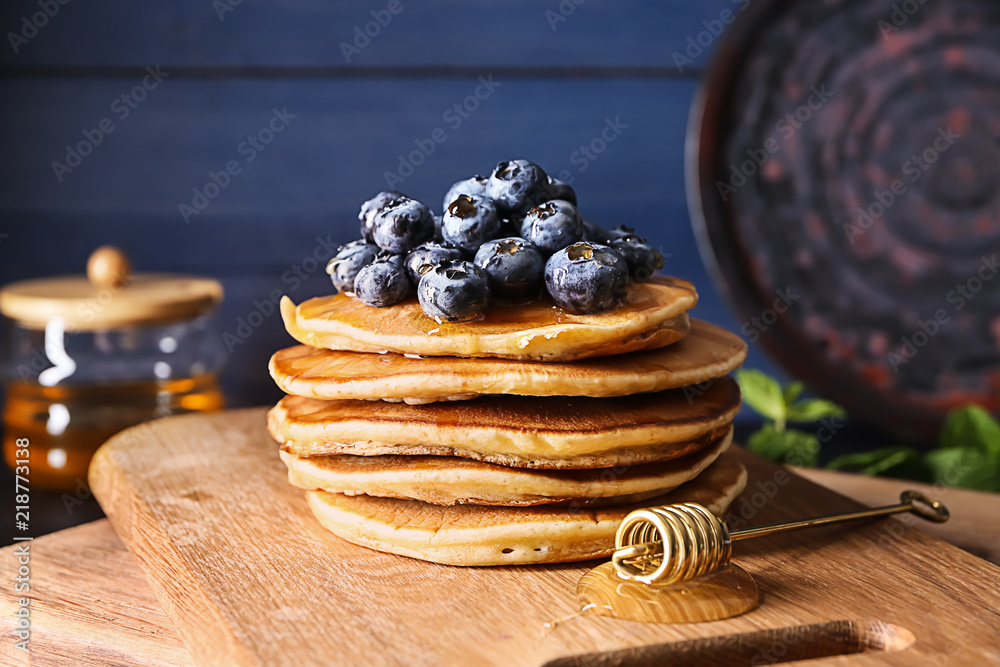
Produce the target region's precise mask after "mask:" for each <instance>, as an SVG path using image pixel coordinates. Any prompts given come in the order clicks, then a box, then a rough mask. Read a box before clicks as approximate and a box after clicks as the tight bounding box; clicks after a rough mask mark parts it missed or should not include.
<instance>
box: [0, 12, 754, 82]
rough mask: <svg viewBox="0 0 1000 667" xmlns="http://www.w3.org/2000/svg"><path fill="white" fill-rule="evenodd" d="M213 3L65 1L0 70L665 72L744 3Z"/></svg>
mask: <svg viewBox="0 0 1000 667" xmlns="http://www.w3.org/2000/svg"><path fill="white" fill-rule="evenodd" d="M220 4H222V3H215V4H213V3H212V2H204V1H203V0H179V1H176V2H170V3H131V2H128V1H127V0H110V1H108V2H102V3H101V4H100V5H94V4H86V3H84V4H82V5H76V4H75V3H69V4H67V5H65V6H61V7H60V8H59V13H58V14H56V16H55V17H54V18H53V19H52V20H51V21H49V22H48V25H46V26H45V27H44V29H42V30H40V31H39V34H38V35H37V36H36V37H34V38H32V39H31V41H30V42H29V43H28V44H26V45H22V46H20V48H19V49H18V50H17V51H16V52H15V51H14V50H13V49H12V48H10V47H9V46H8V45H7V44H6V41H7V40H4V41H5V44H4V49H3V50H0V64H9V65H19V66H23V65H36V66H38V65H41V66H58V65H63V64H67V63H81V64H86V65H88V66H96V67H100V66H135V65H138V66H140V67H143V66H145V65H147V64H149V63H156V62H160V63H164V64H167V63H174V64H185V65H193V66H198V67H206V66H207V67H212V66H225V65H238V66H247V65H252V66H261V65H271V66H274V65H280V66H302V65H314V64H319V65H326V66H340V67H354V68H358V67H371V66H411V67H412V66H425V65H440V64H475V65H479V64H484V63H486V64H505V65H528V66H535V65H573V66H580V65H586V64H597V65H617V66H622V65H629V66H643V67H649V66H651V65H659V66H669V67H670V68H673V67H674V60H673V56H672V54H673V52H674V51H683V50H684V49H685V48H686V47H687V46H688V44H687V38H688V36H691V37H692V38H694V37H696V36H697V35H698V33H699V32H701V31H704V30H706V26H705V25H703V24H702V21H705V20H708V21H711V20H714V19H718V18H719V16H720V14H721V12H723V11H725V10H730V11H732V12H734V13H738V11H739V10H740V9H741V8H742V7H745V6H746V4H747V0H702V1H701V2H664V3H649V2H643V1H642V0H620V1H618V2H608V1H602V0H589V1H588V2H585V3H564V5H568V10H564V11H565V19H566V20H565V21H560V20H558V18H557V19H555V20H554V21H552V22H550V19H549V16H548V15H547V12H550V11H551V12H553V13H555V14H558V13H559V11H560V2H559V0H546V1H545V2H533V1H532V0H514V1H511V0H506V1H504V0H490V1H488V2H476V3H468V2H461V1H459V0H447V1H443V2H442V1H438V2H412V0H400V2H398V3H395V4H396V5H397V6H398V7H399V11H398V13H397V14H395V15H394V16H391V17H388V18H389V19H390V20H388V21H386V18H387V17H386V12H385V10H386V7H387V5H388V4H389V2H388V0H374V1H368V0H340V1H338V2H298V1H295V0H265V1H262V2H254V3H247V2H242V3H240V2H237V1H235V0H231V1H229V2H225V4H224V5H223V6H224V7H225V6H232V7H233V11H225V10H223V11H217V9H216V8H217V7H218V6H219V5H220ZM36 11H38V7H37V3H35V2H29V0H23V1H17V2H15V1H12V2H4V3H0V26H3V28H4V29H3V34H4V35H6V34H7V32H8V31H18V29H19V28H20V27H21V17H22V16H23V15H25V14H27V15H29V16H30V15H31V14H32V13H34V12H36ZM372 12H378V13H380V14H382V21H383V23H385V24H386V25H385V26H384V27H383V28H382V29H381V30H378V31H377V33H376V30H375V29H371V30H370V31H371V32H372V33H376V36H375V37H374V38H373V39H372V40H371V43H370V44H369V45H368V46H366V47H365V48H364V49H363V50H362V51H361V52H360V53H358V54H355V55H352V57H351V61H350V62H348V61H347V60H346V59H345V56H344V53H343V51H342V49H341V46H340V44H341V42H344V41H346V42H353V40H354V39H355V32H354V31H355V28H356V27H357V28H360V29H362V30H363V29H364V28H365V24H366V23H368V22H370V21H372V20H373V17H372ZM553 26H555V27H554V28H553ZM609 26H615V29H609ZM720 27H721V25H720ZM484 37H485V38H484ZM702 39H703V41H705V38H702ZM708 41H709V43H711V41H712V40H708ZM707 51H709V49H705V48H703V52H702V53H701V54H697V53H695V58H694V60H695V63H692V64H693V65H694V64H702V63H704V61H705V59H706V56H707V53H706V52H707Z"/></svg>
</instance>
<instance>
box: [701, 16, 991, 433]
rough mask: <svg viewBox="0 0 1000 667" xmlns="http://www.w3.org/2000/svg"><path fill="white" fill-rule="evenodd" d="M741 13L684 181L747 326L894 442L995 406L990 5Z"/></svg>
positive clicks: (710, 255) (705, 243) (706, 99)
mask: <svg viewBox="0 0 1000 667" xmlns="http://www.w3.org/2000/svg"><path fill="white" fill-rule="evenodd" d="M739 6H740V3H735V4H734V9H736V10H738V9H739ZM735 13H736V14H737V16H736V18H735V20H734V21H733V23H732V25H731V26H730V27H729V28H728V30H727V31H726V32H725V33H724V34H723V36H722V39H721V40H720V43H719V45H718V47H717V50H716V53H715V57H714V60H713V61H712V63H711V65H710V66H709V68H708V71H707V73H706V77H705V80H704V83H703V86H702V88H701V91H700V93H699V94H698V96H697V97H696V99H695V102H694V105H693V108H692V113H691V119H690V126H689V130H688V145H687V180H688V199H689V203H690V206H691V211H692V219H693V224H694V227H695V233H696V236H697V237H698V242H699V245H700V248H701V251H702V255H703V257H704V259H705V261H706V263H707V264H708V266H709V268H710V270H711V271H713V273H714V274H715V276H716V279H717V283H718V285H719V287H720V288H721V289H722V291H723V292H724V293H725V294H726V295H727V298H728V300H729V301H730V303H731V305H732V306H733V308H734V309H735V311H736V313H737V315H738V317H739V318H740V320H741V322H742V325H743V326H742V332H741V333H743V335H744V336H746V337H748V339H749V340H750V342H751V343H753V342H757V340H758V339H759V342H760V343H761V344H762V345H763V346H764V348H765V349H766V350H767V352H769V353H770V355H772V356H773V357H774V358H775V359H776V360H777V361H778V362H779V363H780V364H781V365H782V366H783V367H784V368H785V369H786V370H787V371H788V372H789V373H791V374H792V375H794V376H795V377H797V378H800V379H802V380H804V381H806V382H807V384H809V385H810V386H812V387H813V388H814V389H815V390H816V391H817V392H818V393H819V394H821V395H823V396H826V397H828V398H830V399H831V400H834V401H836V402H838V403H840V404H841V405H843V406H844V407H845V408H847V409H848V410H849V411H850V412H851V413H852V414H853V415H855V416H857V417H859V418H862V419H864V420H866V421H870V422H873V423H875V424H878V425H881V426H883V427H885V428H887V429H889V430H890V431H892V432H894V433H896V434H899V435H902V436H905V437H910V438H917V439H924V440H926V439H930V438H932V437H933V436H934V435H935V434H936V432H937V430H938V428H939V427H940V424H941V420H942V418H943V416H944V414H945V413H946V412H947V410H948V409H950V408H952V407H954V406H957V405H961V404H964V403H968V402H975V403H980V404H982V405H984V406H986V407H987V408H988V409H991V410H992V411H994V412H998V411H1000V275H998V274H1000V266H998V265H997V263H996V262H997V260H998V259H1000V3H997V2H995V1H993V0H953V1H951V2H937V3H935V2H926V1H923V2H922V1H921V0H798V1H792V0H753V2H750V3H749V4H748V5H747V6H746V10H745V11H742V12H740V11H736V12H735Z"/></svg>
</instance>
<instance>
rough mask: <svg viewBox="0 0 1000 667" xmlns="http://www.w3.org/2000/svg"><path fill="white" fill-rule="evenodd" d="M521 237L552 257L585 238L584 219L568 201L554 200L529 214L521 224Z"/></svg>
mask: <svg viewBox="0 0 1000 667" xmlns="http://www.w3.org/2000/svg"><path fill="white" fill-rule="evenodd" d="M521 236H522V237H524V238H526V239H527V240H528V241H530V242H531V243H533V244H535V245H536V246H537V247H538V249H539V250H541V251H542V252H543V253H545V254H546V255H551V254H552V253H554V252H555V251H556V250H559V249H560V248H565V247H566V246H568V245H569V244H570V243H576V242H577V241H579V240H580V239H581V238H583V218H581V217H580V214H579V212H577V210H576V207H575V206H573V205H572V204H570V203H569V202H568V201H562V200H560V199H554V200H552V201H549V202H545V203H544V204H541V205H539V206H536V207H535V208H533V209H531V210H530V211H529V212H528V215H526V216H525V217H524V222H523V223H521Z"/></svg>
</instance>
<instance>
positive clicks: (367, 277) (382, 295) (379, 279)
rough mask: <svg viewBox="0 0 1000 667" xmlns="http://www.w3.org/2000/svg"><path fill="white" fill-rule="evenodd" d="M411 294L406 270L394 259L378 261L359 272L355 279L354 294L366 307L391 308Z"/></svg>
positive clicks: (382, 258)
mask: <svg viewBox="0 0 1000 667" xmlns="http://www.w3.org/2000/svg"><path fill="white" fill-rule="evenodd" d="M409 292H410V279H409V278H407V277H406V269H405V268H403V266H402V262H397V261H396V260H394V259H393V258H392V257H380V258H379V259H376V260H375V261H374V262H372V263H371V264H369V265H368V266H366V267H364V268H363V269H361V270H360V271H358V277H357V278H355V279H354V293H355V294H356V295H357V297H358V299H360V300H361V302H362V303H363V304H365V305H366V306H374V307H375V308H382V307H383V306H391V305H392V304H394V303H399V302H400V301H402V300H403V299H405V298H406V295H407V294H409Z"/></svg>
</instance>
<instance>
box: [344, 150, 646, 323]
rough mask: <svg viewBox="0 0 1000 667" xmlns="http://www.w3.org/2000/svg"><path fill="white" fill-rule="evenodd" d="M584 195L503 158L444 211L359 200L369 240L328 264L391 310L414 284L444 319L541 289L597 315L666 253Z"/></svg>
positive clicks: (453, 195)
mask: <svg viewBox="0 0 1000 667" xmlns="http://www.w3.org/2000/svg"><path fill="white" fill-rule="evenodd" d="M576 203H577V199H576V193H575V192H574V191H573V188H571V187H570V186H569V185H568V184H566V183H563V182H562V181H560V180H558V179H555V178H552V177H550V176H548V175H547V174H546V173H545V172H544V171H543V170H542V168H541V167H539V166H538V165H537V164H535V163H533V162H529V161H527V160H511V161H509V162H501V163H500V164H498V165H497V167H496V169H494V170H493V173H492V174H490V175H489V176H488V177H483V176H473V177H472V178H469V179H467V180H464V181H459V182H457V183H455V184H454V185H452V186H451V188H449V190H448V193H447V194H446V195H445V197H444V214H443V215H442V216H440V217H438V216H435V215H433V214H432V213H431V211H430V209H429V208H428V207H427V206H426V205H424V204H422V203H421V202H419V201H417V200H416V199H412V198H410V197H407V196H406V195H404V194H401V193H399V192H395V191H387V192H380V193H378V194H377V195H375V196H374V197H372V198H371V199H369V200H368V201H366V202H365V203H364V204H363V205H362V206H361V212H360V213H359V214H358V219H359V220H360V221H361V236H362V238H361V239H359V240H357V241H353V242H351V243H348V244H347V245H345V246H343V247H342V248H340V250H339V251H338V252H337V254H336V256H334V258H333V259H331V260H330V263H329V264H328V265H327V267H326V271H327V273H329V274H330V277H331V278H332V280H333V285H334V287H336V288H337V289H338V290H339V291H341V292H345V293H348V294H351V293H353V294H354V295H356V296H357V297H358V299H360V300H361V301H362V302H363V303H365V304H366V305H369V306H374V307H382V306H391V305H393V304H395V303H398V302H400V301H402V300H403V299H405V298H406V297H407V296H408V295H409V294H410V291H411V290H412V289H413V287H414V286H416V290H417V298H418V299H419V300H420V306H421V308H423V311H424V313H426V314H427V316H428V317H432V318H434V319H436V320H437V321H439V322H440V321H450V322H465V321H469V320H473V319H476V318H478V317H480V316H482V315H483V314H484V313H485V311H486V309H487V308H488V307H489V305H490V303H491V302H499V303H508V304H517V303H525V302H528V301H532V300H534V299H537V298H539V296H540V295H541V292H542V289H543V287H544V289H545V290H546V291H547V292H548V294H549V296H550V297H551V298H552V300H553V301H555V303H556V304H557V305H559V306H560V307H562V308H564V309H566V310H568V311H570V312H574V313H596V312H600V311H604V310H609V309H611V308H614V307H616V306H618V305H620V304H621V303H622V301H623V300H624V298H625V293H626V288H627V286H628V283H629V281H635V282H645V281H647V280H649V278H650V276H652V274H653V272H654V271H657V270H659V269H662V268H663V255H662V254H660V252H658V251H657V250H655V249H653V248H651V247H650V246H649V245H648V244H647V243H646V240H645V239H643V238H641V237H639V236H636V235H635V230H634V229H631V228H629V227H625V226H624V225H619V226H618V227H615V228H613V229H611V230H610V231H606V230H604V229H602V228H601V227H599V226H598V225H596V224H594V223H593V222H591V221H589V220H586V219H584V218H583V217H582V216H581V215H580V213H579V211H577V209H576Z"/></svg>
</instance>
